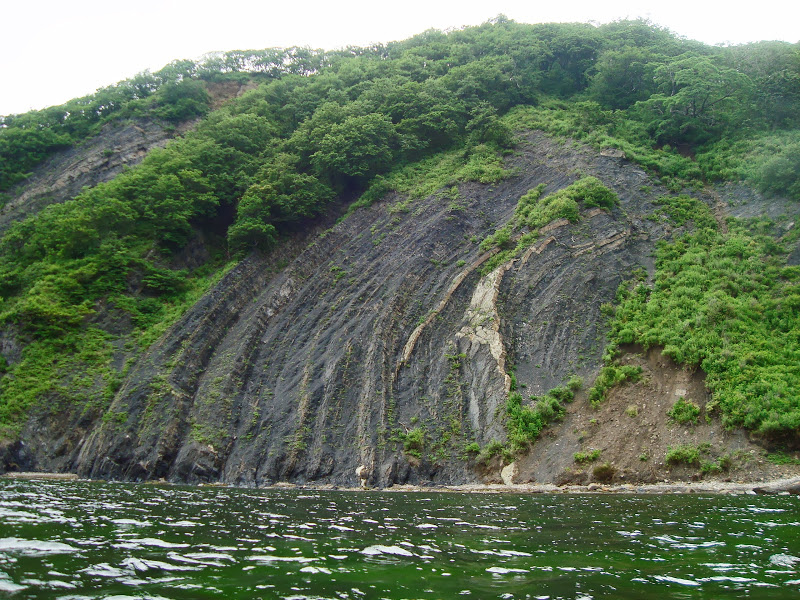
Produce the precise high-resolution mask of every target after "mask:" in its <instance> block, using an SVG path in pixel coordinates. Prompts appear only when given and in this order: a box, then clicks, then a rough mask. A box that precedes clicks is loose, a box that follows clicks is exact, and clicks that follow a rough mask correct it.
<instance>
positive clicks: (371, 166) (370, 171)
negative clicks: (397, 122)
mask: <svg viewBox="0 0 800 600" xmlns="http://www.w3.org/2000/svg"><path fill="white" fill-rule="evenodd" d="M396 141H397V133H396V131H395V128H394V126H393V125H392V122H391V120H390V119H389V117H387V116H385V115H381V114H378V113H370V114H368V115H363V116H353V117H348V118H347V119H345V120H344V121H343V122H342V123H340V124H336V125H334V126H332V127H331V128H330V132H329V133H327V134H326V135H325V136H324V137H323V138H322V140H321V141H320V142H319V146H318V148H319V149H318V150H317V151H316V152H315V153H314V154H313V155H312V156H311V162H312V164H313V166H314V168H315V170H316V172H317V174H319V175H321V176H326V177H329V178H331V179H332V180H337V179H340V178H341V176H344V177H345V178H353V179H356V180H360V181H366V180H367V179H369V178H370V177H372V176H373V175H375V174H377V173H380V172H382V171H385V170H386V169H387V168H388V167H389V166H390V165H391V163H392V160H393V158H394V148H395V146H396Z"/></svg>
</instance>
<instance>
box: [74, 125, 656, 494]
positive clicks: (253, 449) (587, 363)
mask: <svg viewBox="0 0 800 600" xmlns="http://www.w3.org/2000/svg"><path fill="white" fill-rule="evenodd" d="M511 163H512V164H513V166H515V167H516V168H517V169H518V173H519V174H518V175H517V176H515V177H512V178H510V179H508V180H506V181H504V182H502V183H500V184H498V185H496V186H484V185H479V184H468V185H462V186H461V188H460V190H459V195H460V197H459V199H458V200H457V201H452V200H451V199H449V198H443V197H441V196H436V195H434V196H432V197H429V198H427V199H425V200H422V201H419V202H417V203H416V204H412V205H411V207H410V210H409V211H408V212H395V211H394V210H393V206H396V205H394V204H393V202H394V201H396V200H397V198H394V197H389V198H387V199H385V200H384V201H383V202H381V203H378V204H376V205H374V206H372V207H370V208H367V209H361V210H359V211H357V212H356V213H354V214H353V215H351V216H350V217H349V218H347V219H346V220H345V221H344V222H343V223H341V224H339V225H337V226H336V227H334V228H333V229H332V230H331V231H330V232H328V233H327V234H326V235H324V236H319V237H318V239H316V240H314V241H313V242H312V243H311V244H310V245H309V246H308V247H307V248H305V249H304V250H303V251H302V252H299V254H298V255H297V257H296V258H294V259H293V260H291V261H290V262H289V263H288V265H287V266H286V267H285V268H283V269H282V270H281V271H280V272H277V273H276V272H275V270H276V269H275V267H276V264H277V263H278V262H279V261H281V260H285V259H286V255H284V256H282V257H278V256H271V257H270V258H268V259H263V258H251V259H248V260H247V261H245V262H244V263H242V264H241V265H240V266H239V267H237V268H236V269H235V270H234V271H232V272H231V273H229V274H228V275H227V276H226V277H225V279H223V281H222V282H221V283H220V284H219V285H218V286H217V287H216V289H215V290H214V291H213V292H212V293H210V294H209V295H208V296H207V297H206V298H204V300H203V301H201V302H200V303H199V304H198V305H197V306H196V307H195V308H193V309H192V311H191V312H190V313H189V314H188V315H187V316H186V318H184V320H183V321H182V322H181V323H180V324H179V325H178V326H176V328H175V329H174V330H173V331H172V332H171V333H170V335H169V336H167V338H165V340H163V341H162V343H160V344H159V345H157V346H156V347H155V348H153V349H151V351H150V352H149V353H148V354H147V355H146V356H145V357H143V358H142V359H140V360H139V361H138V363H137V365H136V367H135V368H134V369H132V370H131V372H130V374H129V375H128V377H127V379H126V381H125V383H124V384H123V386H122V388H121V390H120V392H119V393H118V395H117V398H116V399H115V401H114V403H113V405H112V406H111V408H110V411H109V412H110V414H111V415H112V418H109V419H106V420H105V421H106V422H105V423H103V424H101V425H100V426H99V427H98V428H97V429H96V430H94V431H92V432H91V434H90V435H88V437H87V438H86V439H85V440H81V441H80V442H79V443H78V446H79V450H77V447H76V451H75V452H74V453H73V454H72V455H71V456H70V458H69V459H68V462H65V463H63V466H64V467H66V468H70V469H71V468H76V469H77V471H78V472H79V473H81V474H84V475H88V476H92V477H117V478H126V479H149V478H159V477H166V478H168V479H174V480H181V481H214V480H218V479H220V480H222V481H227V482H236V483H242V484H263V483H268V482H273V481H279V480H280V481H282V480H289V481H321V482H333V483H343V484H344V483H348V484H352V483H355V482H356V480H357V478H356V469H357V468H358V467H359V466H362V465H363V466H364V467H366V470H367V473H368V476H367V479H368V480H369V483H371V484H375V485H387V484H391V483H393V482H406V481H410V482H421V481H426V480H430V481H434V482H438V483H463V482H469V481H475V480H477V479H479V475H478V474H477V472H476V470H475V465H474V464H473V463H472V462H471V461H470V460H467V459H465V457H464V456H465V455H464V446H465V445H466V444H467V443H469V442H472V441H477V442H478V443H479V444H481V445H483V444H486V443H487V442H489V441H491V440H495V439H497V440H502V439H503V438H504V435H505V434H504V425H503V423H502V420H503V416H504V404H505V399H506V396H507V393H508V386H509V378H508V375H507V370H508V368H509V367H510V364H509V361H513V364H515V365H516V368H517V376H518V378H519V380H520V381H521V382H525V384H526V385H527V386H529V388H530V389H531V390H547V389H549V388H551V387H553V386H555V385H556V384H558V383H560V382H562V381H564V380H565V379H567V378H568V377H569V375H571V374H574V373H579V374H586V375H590V374H591V373H593V372H594V371H595V370H596V368H597V366H598V364H599V360H600V354H601V351H602V347H603V332H602V330H601V323H602V318H601V316H600V313H599V310H600V305H601V304H602V303H603V302H608V301H610V300H611V299H612V298H613V296H614V293H615V290H616V288H617V286H618V284H619V282H620V281H622V280H623V279H624V278H626V277H628V275H629V273H630V271H631V270H632V269H633V268H635V267H637V266H640V265H647V263H648V262H649V260H650V259H649V252H650V249H651V248H652V245H653V243H654V241H655V240H656V239H659V238H661V237H663V236H664V235H665V231H664V230H663V229H662V227H661V226H660V225H657V224H655V223H653V222H651V221H647V220H645V219H644V218H643V217H644V216H646V214H647V213H648V211H650V210H652V208H653V207H652V205H650V204H649V202H648V200H647V199H646V198H643V197H642V194H641V192H640V191H639V190H640V188H641V187H642V185H644V184H645V182H647V181H648V178H647V176H646V175H645V174H644V173H643V172H642V171H641V170H640V169H639V168H637V167H635V166H632V165H630V164H628V163H626V162H624V161H622V160H620V159H619V158H616V157H604V156H601V155H600V154H599V153H596V152H593V151H590V150H587V149H585V148H581V147H576V148H571V147H565V146H561V145H559V144H557V143H555V142H553V141H552V140H550V139H549V138H546V137H545V136H543V135H536V134H534V135H531V136H530V137H529V139H528V141H527V143H526V144H525V145H524V146H523V151H522V152H521V153H519V154H518V155H517V156H515V157H513V158H512V159H511ZM576 173H584V174H585V173H590V174H596V175H597V176H598V177H600V178H601V179H602V180H603V181H604V182H606V183H607V185H609V186H610V187H612V188H614V189H615V191H617V193H618V194H619V195H620V199H621V205H620V208H619V209H615V210H614V211H613V212H612V213H608V212H607V211H603V210H600V209H593V210H590V211H586V212H585V214H584V215H582V220H581V222H580V223H578V224H576V225H569V224H568V223H566V222H555V223H553V224H551V225H550V226H549V227H548V228H546V231H544V232H543V236H542V238H541V239H540V241H539V242H538V243H537V244H535V245H534V246H533V247H532V248H531V249H530V251H528V252H527V253H526V254H525V255H524V256H522V257H521V258H520V259H519V260H518V261H516V262H514V263H511V264H507V265H504V266H501V267H500V268H499V269H497V270H495V271H494V272H492V273H489V274H486V275H485V276H482V275H481V270H480V267H481V265H482V263H483V261H484V260H485V258H486V256H485V255H484V254H482V253H481V251H480V249H479V248H478V244H477V243H476V242H477V241H480V240H481V239H483V238H484V237H485V236H486V235H488V234H489V233H491V232H493V231H494V229H495V228H496V227H497V226H498V225H502V224H503V223H504V222H505V221H507V220H508V219H509V218H510V216H511V214H512V213H513V210H514V208H515V206H516V203H517V201H518V199H519V197H520V196H521V195H523V194H524V193H525V192H527V191H528V190H529V189H531V188H533V187H535V186H536V185H538V184H539V183H545V184H547V186H548V188H547V190H548V191H554V190H556V189H559V188H562V187H564V186H566V185H568V184H569V183H571V182H572V181H573V180H574V179H575V178H576ZM287 252H289V251H288V250H287ZM115 415H118V418H117V417H115ZM362 472H363V471H362Z"/></svg>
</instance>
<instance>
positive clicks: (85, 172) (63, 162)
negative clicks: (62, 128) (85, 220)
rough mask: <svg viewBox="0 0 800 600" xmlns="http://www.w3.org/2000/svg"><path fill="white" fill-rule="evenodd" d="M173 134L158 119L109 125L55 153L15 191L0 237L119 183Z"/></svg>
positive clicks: (3, 212)
mask: <svg viewBox="0 0 800 600" xmlns="http://www.w3.org/2000/svg"><path fill="white" fill-rule="evenodd" d="M171 136H172V133H171V132H170V131H167V130H166V129H165V128H164V127H162V126H161V125H159V124H157V123H155V122H153V121H146V120H140V121H138V122H131V123H125V124H109V125H106V127H104V128H103V131H101V133H100V134H99V135H97V136H95V137H93V138H90V139H89V140H87V141H86V143H84V144H83V145H81V146H77V147H74V148H69V149H67V150H63V151H61V152H59V153H57V154H55V155H54V156H52V157H51V158H49V159H48V160H46V161H45V162H44V163H43V164H41V165H40V166H39V167H37V168H36V170H35V171H34V173H32V174H31V176H30V177H29V178H28V179H26V180H25V182H24V183H21V184H19V185H18V186H16V187H15V188H13V189H11V190H10V191H9V193H8V195H9V197H10V198H11V201H9V202H8V203H7V204H6V205H5V206H3V207H2V209H0V234H2V233H3V232H4V231H5V230H6V229H8V228H9V227H10V226H11V225H12V224H13V223H14V222H16V221H20V220H22V219H24V218H25V217H28V216H30V215H33V214H36V213H37V212H39V211H40V210H42V209H43V208H44V207H46V206H48V205H50V204H57V203H60V202H65V201H67V200H69V199H70V198H73V197H75V196H76V195H77V194H78V193H79V192H80V191H81V189H82V188H83V187H85V186H89V187H91V186H95V185H97V184H98V183H102V182H104V181H109V180H110V179H113V178H114V177H116V176H117V175H118V174H119V173H121V172H122V170H123V169H124V168H125V167H132V166H134V165H136V164H138V163H140V162H141V161H142V159H143V158H144V157H145V155H146V154H147V153H148V152H149V151H150V150H151V149H153V148H156V147H160V146H164V145H166V143H167V142H168V141H169V140H170V138H171Z"/></svg>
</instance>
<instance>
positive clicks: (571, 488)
mask: <svg viewBox="0 0 800 600" xmlns="http://www.w3.org/2000/svg"><path fill="white" fill-rule="evenodd" d="M0 479H11V480H15V479H17V480H35V479H45V480H56V481H58V480H60V481H94V480H89V479H84V480H81V479H80V478H79V477H78V476H77V475H76V474H74V473H44V472H11V473H4V474H2V475H0ZM143 483H144V484H149V485H180V484H172V483H171V482H168V481H148V482H143ZM198 487H235V486H229V485H227V484H223V483H214V484H200V485H199V486H198ZM256 489H266V490H269V489H297V490H312V491H313V490H318V491H334V490H335V491H343V492H386V493H392V494H397V493H420V492H429V493H464V494H655V495H658V494H732V495H738V494H750V495H757V494H784V495H786V494H795V495H800V476H795V477H788V478H781V479H773V480H770V481H757V482H756V481H754V482H744V481H738V482H733V481H714V480H708V481H665V482H661V483H642V484H636V483H620V484H599V483H590V484H588V485H569V484H568V485H561V486H558V485H554V484H534V483H526V484H510V485H506V484H502V483H487V484H481V483H468V484H461V485H430V486H426V485H408V484H397V485H392V486H390V487H385V488H361V487H346V486H337V485H332V484H317V485H314V484H294V483H282V482H279V483H275V484H271V485H266V486H260V487H258V488H256Z"/></svg>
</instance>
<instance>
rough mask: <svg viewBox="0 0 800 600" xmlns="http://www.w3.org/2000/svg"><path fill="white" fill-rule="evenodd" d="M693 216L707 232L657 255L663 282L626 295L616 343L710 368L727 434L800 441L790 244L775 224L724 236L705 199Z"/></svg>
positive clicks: (797, 328) (797, 276)
mask: <svg viewBox="0 0 800 600" xmlns="http://www.w3.org/2000/svg"><path fill="white" fill-rule="evenodd" d="M680 202H681V204H683V203H685V202H686V199H685V198H684V199H682V200H681V201H680ZM693 212H694V214H695V215H696V216H695V223H697V224H698V228H697V229H695V230H694V231H693V232H691V233H687V234H685V235H683V236H681V237H680V238H679V239H677V240H676V241H675V242H673V243H664V244H662V245H661V246H660V247H659V248H658V251H657V256H656V260H657V270H656V277H655V281H654V283H653V284H652V285H647V284H646V283H643V282H639V283H637V284H635V285H634V286H633V287H632V288H623V289H622V290H621V292H622V293H621V298H620V305H619V307H618V308H617V310H616V314H615V316H614V319H613V322H612V330H611V339H612V341H613V343H618V344H622V343H631V342H634V343H638V344H641V345H642V346H643V347H645V348H649V347H652V346H661V347H663V352H664V354H665V355H667V356H669V357H671V358H672V359H674V360H675V361H676V362H678V363H682V364H687V365H692V366H696V367H701V368H702V369H703V371H704V372H705V373H706V375H707V378H706V385H707V387H708V389H709V390H711V392H712V394H713V400H712V401H711V403H710V405H707V406H706V410H707V411H713V410H714V409H716V408H718V409H719V411H720V413H721V415H722V420H723V422H724V423H725V424H726V425H729V426H744V427H746V428H749V429H754V430H756V431H758V432H760V433H762V434H765V435H768V436H771V437H780V436H787V435H788V436H795V435H796V434H797V432H798V431H799V430H800V395H798V393H797V390H800V337H798V336H800V310H798V309H799V308H800V269H798V267H796V266H786V255H787V246H786V242H788V241H791V240H790V239H784V240H782V239H780V238H777V239H776V235H775V234H776V232H775V231H772V226H771V224H770V223H768V222H757V223H752V224H746V223H739V222H736V221H735V220H731V221H730V222H729V223H728V230H727V231H725V232H723V231H719V230H718V229H717V228H716V226H715V223H714V222H713V219H711V218H709V217H708V216H707V214H708V209H707V208H706V207H705V205H703V204H702V203H701V202H699V201H696V200H695V206H694V210H693ZM712 223H713V225H712ZM790 235H792V236H793V234H790Z"/></svg>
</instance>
